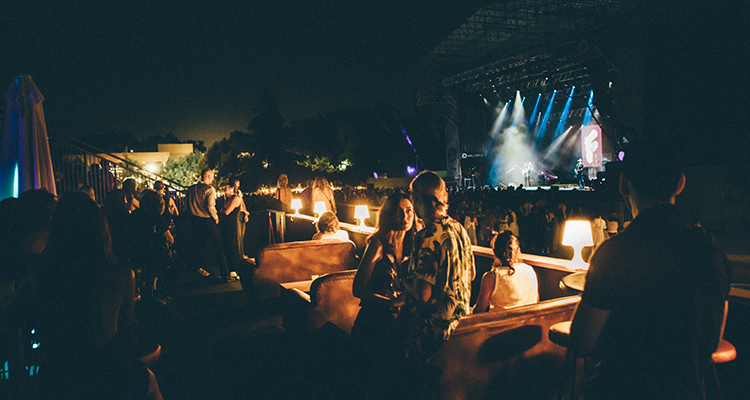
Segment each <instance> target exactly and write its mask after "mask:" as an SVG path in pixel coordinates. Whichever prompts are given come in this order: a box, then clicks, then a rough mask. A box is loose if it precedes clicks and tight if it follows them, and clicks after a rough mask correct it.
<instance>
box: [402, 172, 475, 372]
mask: <svg viewBox="0 0 750 400" xmlns="http://www.w3.org/2000/svg"><path fill="white" fill-rule="evenodd" d="M410 189H411V195H412V199H413V202H414V210H415V211H416V213H417V216H418V217H419V218H421V219H422V220H423V221H424V224H425V227H424V228H423V229H422V230H420V231H419V232H418V233H417V234H416V237H415V239H414V251H413V252H412V256H411V259H410V260H409V263H408V265H407V267H406V268H405V269H404V272H403V275H402V276H401V281H402V283H403V285H404V289H405V292H406V304H405V306H404V308H402V312H401V316H402V317H403V318H406V320H407V325H408V326H409V327H407V328H405V329H407V331H409V332H408V334H409V338H408V339H407V341H408V346H409V349H408V352H409V358H410V359H412V360H414V361H418V362H420V363H425V362H427V361H428V360H429V358H430V357H432V356H433V355H434V354H435V352H437V350H438V348H439V347H440V345H441V344H442V342H444V341H446V340H448V338H449V337H450V335H451V333H452V332H453V330H454V329H456V326H458V321H459V320H460V319H461V317H462V316H464V315H468V314H470V313H471V307H470V306H469V302H470V300H471V281H472V280H474V275H475V274H476V269H475V266H474V253H473V252H472V249H471V239H470V238H469V235H468V234H467V233H466V229H464V227H463V226H462V225H461V223H459V222H458V221H456V220H454V219H453V218H451V217H449V216H448V192H447V190H446V186H445V182H444V181H443V179H442V178H440V176H438V175H437V174H436V173H434V172H432V171H424V172H422V173H421V174H419V175H417V177H415V178H414V180H412V182H411V185H410Z"/></svg>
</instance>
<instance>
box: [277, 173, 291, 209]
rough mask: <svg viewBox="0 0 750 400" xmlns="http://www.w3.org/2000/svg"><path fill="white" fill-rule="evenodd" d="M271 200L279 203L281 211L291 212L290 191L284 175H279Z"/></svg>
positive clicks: (287, 180)
mask: <svg viewBox="0 0 750 400" xmlns="http://www.w3.org/2000/svg"><path fill="white" fill-rule="evenodd" d="M273 198H274V199H276V200H278V201H279V203H281V211H284V212H289V211H291V210H292V189H289V178H288V177H287V176H286V174H281V175H279V179H278V180H277V181H276V192H275V193H274V194H273Z"/></svg>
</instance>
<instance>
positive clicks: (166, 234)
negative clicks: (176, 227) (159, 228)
mask: <svg viewBox="0 0 750 400" xmlns="http://www.w3.org/2000/svg"><path fill="white" fill-rule="evenodd" d="M163 236H164V239H166V240H167V243H169V244H170V245H172V244H174V236H172V232H170V231H169V229H167V230H166V231H164V234H163Z"/></svg>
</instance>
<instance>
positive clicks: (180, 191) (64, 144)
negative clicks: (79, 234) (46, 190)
mask: <svg viewBox="0 0 750 400" xmlns="http://www.w3.org/2000/svg"><path fill="white" fill-rule="evenodd" d="M48 138H49V147H50V155H51V157H52V166H53V169H54V174H55V186H56V188H57V193H58V194H60V193H65V192H70V191H76V190H80V189H81V188H82V187H84V186H90V187H91V188H92V189H93V190H94V194H95V195H96V201H97V202H98V203H99V204H102V203H103V202H104V199H105V197H106V195H107V193H109V191H110V190H112V189H115V188H118V187H120V185H121V184H122V182H123V181H124V180H125V179H127V178H133V179H135V180H136V182H138V186H139V187H140V188H150V187H152V185H153V183H154V182H156V181H162V182H164V184H165V185H166V186H167V187H168V189H169V192H170V193H171V194H172V197H173V198H175V200H176V201H177V203H178V207H179V206H180V203H182V201H181V200H182V198H184V194H185V191H186V190H187V188H186V187H184V186H182V185H181V184H179V183H177V182H175V181H172V180H170V179H168V178H165V177H163V176H160V175H158V174H155V173H153V172H151V171H148V170H146V169H143V168H141V167H140V166H139V165H138V164H136V163H134V162H133V161H131V160H128V159H126V158H122V157H119V156H117V155H114V154H111V153H108V152H106V151H103V150H101V149H98V148H96V147H94V146H92V145H90V144H88V143H85V142H82V141H80V140H78V139H76V138H74V137H71V136H68V135H65V134H62V133H60V132H53V133H50V134H48Z"/></svg>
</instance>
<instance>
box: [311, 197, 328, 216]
mask: <svg viewBox="0 0 750 400" xmlns="http://www.w3.org/2000/svg"><path fill="white" fill-rule="evenodd" d="M313 211H315V213H316V214H318V217H320V216H321V215H323V213H324V212H326V204H325V203H323V202H322V201H316V202H315V208H313Z"/></svg>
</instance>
